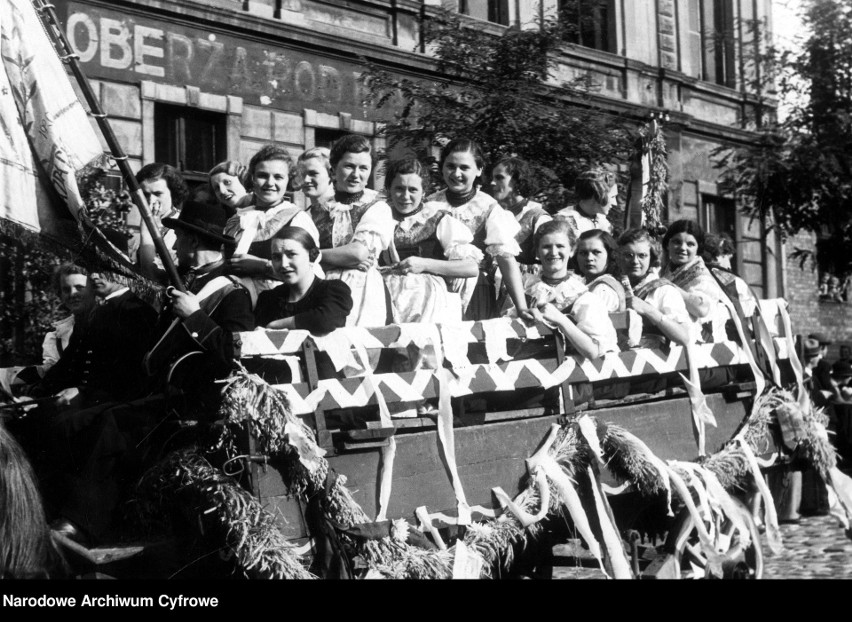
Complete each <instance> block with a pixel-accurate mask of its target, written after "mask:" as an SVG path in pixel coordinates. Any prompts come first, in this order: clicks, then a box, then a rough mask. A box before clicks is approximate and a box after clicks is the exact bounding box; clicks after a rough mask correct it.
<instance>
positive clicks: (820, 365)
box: [808, 333, 840, 399]
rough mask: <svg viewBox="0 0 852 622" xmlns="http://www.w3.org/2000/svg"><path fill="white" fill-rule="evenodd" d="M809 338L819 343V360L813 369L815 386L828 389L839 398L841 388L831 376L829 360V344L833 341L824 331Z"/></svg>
mask: <svg viewBox="0 0 852 622" xmlns="http://www.w3.org/2000/svg"><path fill="white" fill-rule="evenodd" d="M808 339H813V340H814V341H816V342H818V343H819V357H820V358H819V361H818V362H817V364H816V367H814V369H813V377H814V388H815V389H816V390H817V391H827V392H828V393H829V396H828V397H830V398H832V399H839V398H840V390H839V389H838V388H837V385H836V384H835V382H834V380H833V379H832V378H831V364H830V363H829V362H828V360H827V357H828V346H830V345H831V343H832V341H831V339H829V338H828V337H827V336H826V335H825V334H824V333H811V334H810V335H808Z"/></svg>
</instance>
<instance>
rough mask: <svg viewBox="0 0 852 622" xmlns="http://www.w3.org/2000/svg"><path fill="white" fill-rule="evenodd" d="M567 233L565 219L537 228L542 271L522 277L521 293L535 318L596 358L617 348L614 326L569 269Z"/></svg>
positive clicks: (598, 299) (600, 304)
mask: <svg viewBox="0 0 852 622" xmlns="http://www.w3.org/2000/svg"><path fill="white" fill-rule="evenodd" d="M569 235H570V233H569V225H568V223H567V222H565V221H564V220H553V221H550V222H547V223H544V224H543V225H542V226H541V227H540V228H539V230H538V232H537V233H536V235H535V245H536V253H537V254H538V258H539V260H540V261H541V274H540V275H527V276H525V277H524V292H525V294H526V296H527V298H528V299H529V305H530V309H531V311H532V313H533V315H534V317H535V318H536V319H538V320H540V321H543V322H545V323H546V324H549V325H550V326H554V327H556V328H558V329H559V331H560V332H561V333H562V334H563V335H565V338H566V339H567V340H568V341H569V342H570V343H571V345H573V346H574V348H575V349H576V350H577V352H579V353H580V354H581V355H582V356H584V357H586V358H589V359H593V358H598V357H600V356H602V355H604V354H605V353H607V352H616V351H618V342H617V337H616V333H615V328H614V327H613V325H612V322H611V321H610V319H609V314H608V313H607V311H606V308H605V307H604V303H603V300H601V299H600V298H598V297H597V296H595V295H594V294H592V293H591V292H589V289H588V288H587V287H586V285H585V283H583V279H582V278H581V277H579V276H577V275H576V274H574V273H573V272H571V271H570V270H569V269H568V260H569V258H570V257H571V240H570V237H569Z"/></svg>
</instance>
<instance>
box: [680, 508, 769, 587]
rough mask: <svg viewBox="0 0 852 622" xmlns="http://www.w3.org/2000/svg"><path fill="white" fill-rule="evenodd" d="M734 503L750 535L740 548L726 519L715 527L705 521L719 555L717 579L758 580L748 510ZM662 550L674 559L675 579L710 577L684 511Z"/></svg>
mask: <svg viewBox="0 0 852 622" xmlns="http://www.w3.org/2000/svg"><path fill="white" fill-rule="evenodd" d="M734 502H735V503H736V505H737V510H738V511H739V513H740V518H741V519H742V521H743V523H744V524H745V528H746V529H747V530H748V532H749V535H750V537H749V542H748V544H747V545H746V546H743V539H742V537H741V532H740V530H739V529H738V528H737V527H736V526H735V525H734V523H733V522H732V521H731V520H730V519H729V518H728V517H727V516H726V517H724V518H723V519H722V520H721V522H719V523H716V524H712V523H710V522H706V521H705V526H706V527H707V530H708V532H709V533H710V536H711V538H712V540H713V543H714V545H715V547H716V550H717V551H718V552H719V553H721V555H722V559H723V561H722V568H721V571H722V577H721V578H723V579H760V578H761V577H762V576H763V551H762V549H761V546H760V533H759V531H758V529H757V525H756V524H755V523H754V520H753V519H752V517H751V513H750V512H749V511H748V509H746V507H745V506H744V505H743V504H742V503H741V502H740V501H739V500H738V499H734ZM666 550H667V551H669V553H670V554H671V555H672V556H673V557H674V564H673V566H674V569H675V572H676V574H677V578H679V579H702V578H712V577H713V576H714V575H713V573H711V572H710V569H709V568H708V566H709V564H708V560H707V555H706V554H705V552H704V550H703V545H702V544H701V542H700V540H699V539H698V533H697V531H696V529H695V523H694V522H693V519H692V516H691V515H690V514H689V512H688V511H687V510H685V509H684V510H682V511H681V513H680V515H679V516H678V518H677V520H676V521H675V524H674V527H673V528H672V530H671V531H670V532H669V537H668V539H667V541H666Z"/></svg>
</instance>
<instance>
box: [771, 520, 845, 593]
mask: <svg viewBox="0 0 852 622" xmlns="http://www.w3.org/2000/svg"><path fill="white" fill-rule="evenodd" d="M781 536H782V539H783V543H784V551H783V552H782V553H781V555H775V556H773V555H772V554H771V553H770V551H769V549H768V547H767V546H766V544H765V541H764V547H763V548H764V555H765V558H764V563H765V568H764V575H763V577H764V578H765V579H852V540H850V539H849V538H848V537H847V536H846V535H845V534H844V532H843V528H842V527H839V526H838V523H837V519H835V518H834V517H831V516H810V517H802V522H800V523H799V524H797V525H781Z"/></svg>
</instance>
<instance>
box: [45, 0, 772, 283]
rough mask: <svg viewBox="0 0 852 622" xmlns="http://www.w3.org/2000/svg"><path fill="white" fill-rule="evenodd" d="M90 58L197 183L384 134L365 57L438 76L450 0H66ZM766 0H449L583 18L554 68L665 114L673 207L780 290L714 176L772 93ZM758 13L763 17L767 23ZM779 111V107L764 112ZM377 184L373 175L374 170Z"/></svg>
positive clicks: (528, 19) (607, 101)
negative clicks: (269, 158) (368, 86)
mask: <svg viewBox="0 0 852 622" xmlns="http://www.w3.org/2000/svg"><path fill="white" fill-rule="evenodd" d="M55 4H56V6H57V10H58V12H59V14H60V18H61V19H62V21H63V23H64V24H65V29H66V33H67V35H68V38H69V40H70V42H71V45H72V47H73V48H74V50H75V52H76V53H77V54H78V55H79V57H80V61H81V62H82V66H83V68H84V71H85V72H86V74H87V75H88V76H89V78H90V80H91V82H92V83H93V85H94V87H95V89H96V92H97V93H98V94H99V96H100V98H101V101H102V103H103V106H104V108H105V111H106V112H107V114H108V115H109V117H110V120H111V123H112V125H113V128H114V130H115V132H116V134H117V135H118V137H119V140H120V142H121V144H122V145H123V147H124V149H125V150H126V152H127V154H128V155H129V157H130V159H131V162H132V164H133V166H134V167H135V168H137V169H138V168H139V167H140V166H142V165H143V164H145V163H148V162H153V161H162V162H168V163H171V164H174V165H176V166H177V167H178V168H180V169H181V170H183V171H184V172H185V174H186V176H187V177H188V178H189V179H190V180H196V181H201V180H202V179H204V173H205V172H206V171H207V170H209V169H210V168H212V166H213V165H215V164H216V163H218V162H220V161H222V160H226V159H237V160H240V161H243V162H247V161H248V160H249V158H250V157H251V156H252V154H254V153H255V152H256V151H257V150H258V149H259V148H260V147H261V145H263V144H264V143H267V142H277V143H280V144H282V145H285V146H286V147H287V148H288V149H289V150H291V152H293V153H294V154H298V153H300V152H301V151H302V150H304V149H308V148H311V147H313V146H317V145H328V144H330V143H331V142H332V141H333V140H335V139H336V138H337V137H339V136H340V135H342V134H344V133H348V132H354V133H360V134H364V135H366V136H369V137H371V138H372V139H373V141H374V143H375V145H376V147H377V148H378V149H382V148H383V147H384V143H383V140H382V138H381V136H379V135H378V131H379V129H380V124H381V122H382V118H383V117H382V116H381V115H387V114H388V112H386V111H385V110H382V111H381V115H380V114H379V113H378V112H377V111H375V110H372V109H370V108H368V107H365V106H364V105H363V104H362V101H363V99H364V95H365V87H364V85H363V84H362V82H361V81H360V80H359V77H360V74H361V72H362V71H363V68H364V65H365V62H370V63H374V64H376V65H378V66H380V67H382V68H384V69H386V70H388V71H391V72H395V73H397V74H399V75H402V76H408V77H419V78H421V79H426V80H429V79H439V78H440V77H441V76H440V75H439V74H438V73H436V69H435V63H434V61H433V59H432V57H431V56H430V54H429V50H428V49H427V47H426V46H425V45H424V44H423V42H422V41H421V36H420V23H421V20H422V19H424V18H428V16H429V14H430V12H433V11H434V10H435V9H436V8H437V7H439V6H441V4H442V2H441V0H424V1H422V2H421V1H414V0H115V1H111V2H104V1H99V0H56V2H55ZM770 4H771V2H770V0H573V1H572V2H564V1H563V0H541V2H538V1H527V0H449V1H448V0H444V2H443V6H444V7H445V8H449V9H451V10H456V11H458V12H459V13H461V14H463V15H467V16H468V17H469V19H470V23H471V24H472V25H473V27H477V28H482V29H490V30H492V31H493V32H495V33H499V32H500V31H501V29H505V28H507V27H521V28H535V27H537V24H539V23H540V20H541V19H543V18H545V17H547V16H550V15H555V13H556V12H557V11H558V10H559V9H565V10H564V11H563V13H562V15H563V17H562V18H563V19H567V20H571V21H572V22H573V23H576V26H577V28H576V32H575V34H574V35H572V37H571V38H570V39H571V40H568V41H566V44H565V47H564V50H563V51H562V53H561V55H560V57H559V59H558V70H557V72H556V76H555V79H556V80H571V79H574V78H576V77H578V76H586V77H589V78H591V79H592V80H593V81H594V83H595V84H597V85H598V89H597V90H596V92H595V93H594V95H593V97H594V99H595V100H596V104H597V105H599V106H601V107H602V108H604V109H606V110H611V111H612V112H615V113H619V114H626V115H628V116H632V117H634V118H635V119H637V121H641V120H645V119H647V118H648V116H649V113H650V112H652V111H653V112H657V113H664V114H665V115H667V116H668V122H667V123H666V124H665V131H666V136H667V142H668V145H669V151H670V158H669V163H670V169H671V180H670V191H669V196H668V219H669V220H670V221H671V220H676V219H678V218H693V219H696V220H698V221H699V222H701V224H702V225H704V226H705V227H706V228H707V229H708V230H710V231H716V232H723V231H724V232H727V233H729V234H730V235H731V237H732V238H734V239H735V240H736V242H737V255H736V266H735V267H736V269H737V270H738V272H739V273H740V274H741V275H742V276H743V277H744V278H745V279H746V280H747V281H748V282H749V283H750V284H751V285H752V286H754V287H755V288H756V289H757V291H758V292H759V293H760V295H762V296H764V297H774V296H781V295H784V281H785V275H784V271H785V262H784V260H783V252H782V248H781V246H780V244H779V243H778V241H777V240H776V239H775V238H774V237H773V236H771V235H770V236H766V235H764V234H763V233H762V231H763V226H762V225H763V223H760V222H751V221H750V220H749V219H748V218H747V217H744V216H742V215H740V214H739V213H738V212H737V209H736V202H735V200H734V199H733V197H730V196H727V195H726V194H725V192H724V189H723V188H721V187H720V185H719V183H718V181H719V172H718V170H717V169H716V168H714V163H713V152H714V150H715V149H716V148H717V147H721V146H725V145H734V144H742V143H744V142H747V141H749V140H751V139H752V137H753V134H752V132H751V130H753V128H754V123H755V119H756V116H757V114H758V112H759V110H760V109H759V108H758V106H757V104H758V103H759V102H760V101H761V96H762V93H760V92H759V87H758V86H757V85H756V84H757V82H759V78H760V77H761V76H760V68H759V67H757V66H756V65H755V64H754V62H752V61H753V59H754V58H755V57H756V54H757V53H758V52H759V51H760V50H761V46H762V45H763V44H762V41H763V40H764V39H763V36H762V35H766V33H767V32H768V30H769V29H770V28H771V9H770ZM756 25H757V26H756ZM770 112H771V108H770ZM375 183H376V184H377V185H378V184H379V183H380V180H379V179H378V178H377V179H376V180H375Z"/></svg>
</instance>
